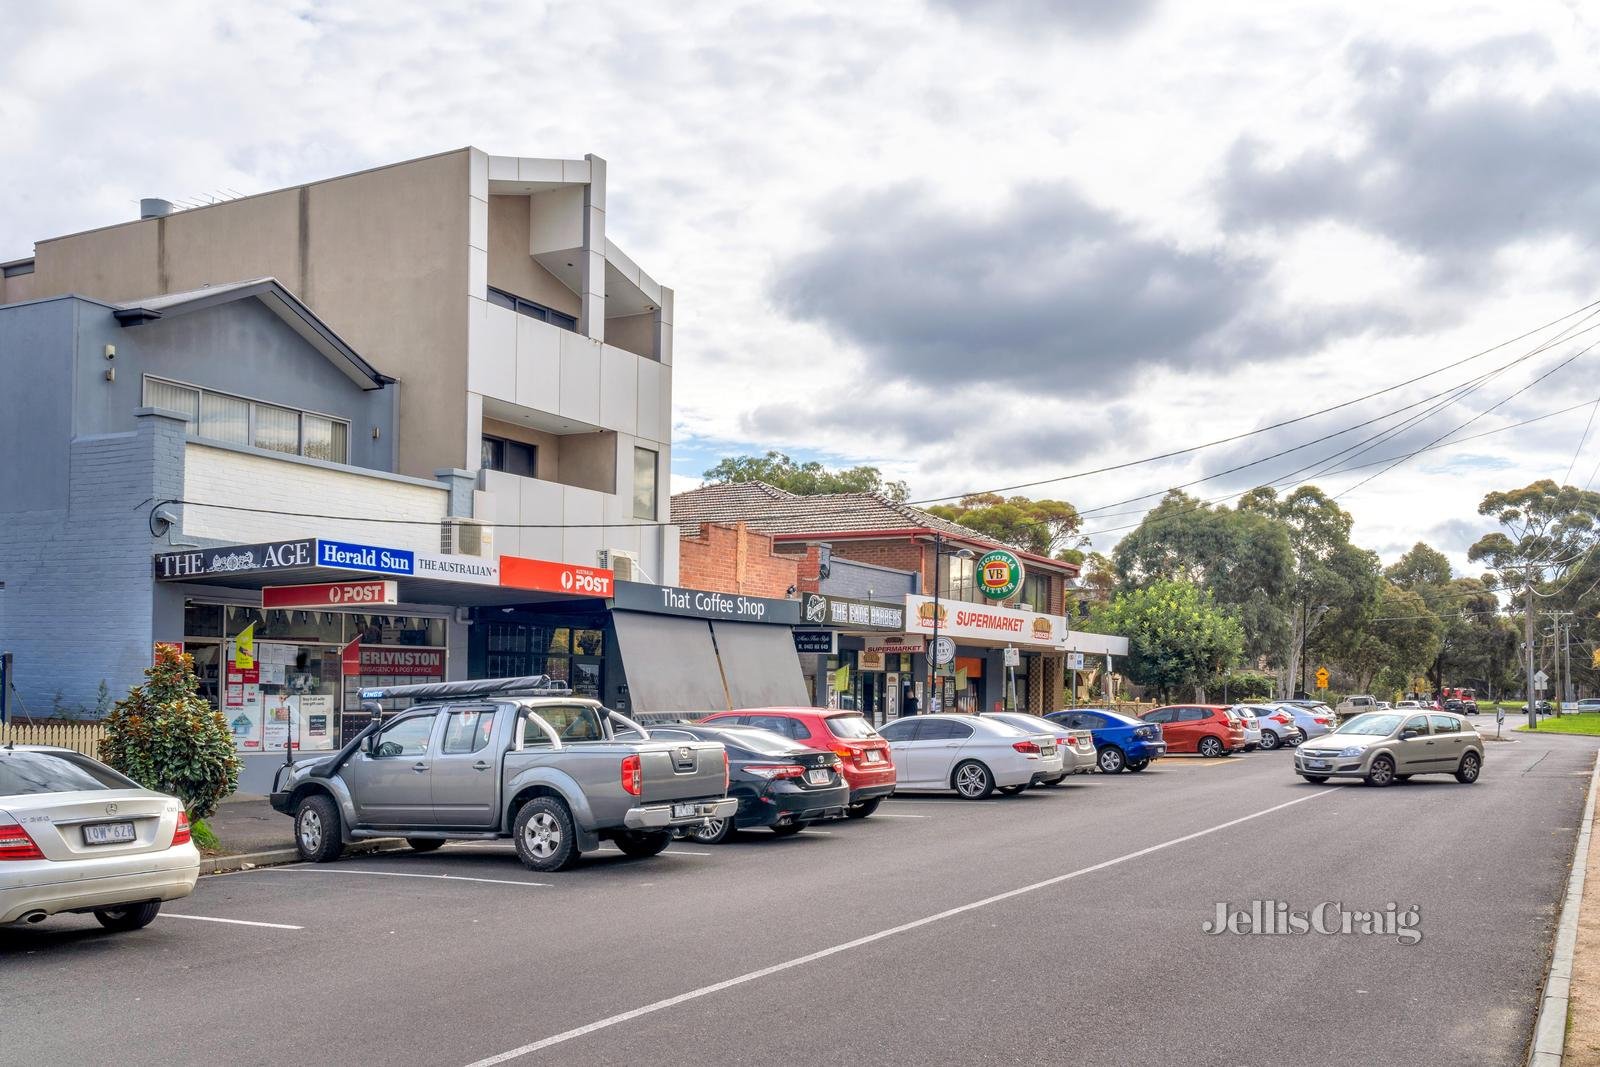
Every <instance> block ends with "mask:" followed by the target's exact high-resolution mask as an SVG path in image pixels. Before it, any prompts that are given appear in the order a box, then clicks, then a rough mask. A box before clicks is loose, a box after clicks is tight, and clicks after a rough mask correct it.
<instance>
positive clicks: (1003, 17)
mask: <svg viewBox="0 0 1600 1067" xmlns="http://www.w3.org/2000/svg"><path fill="white" fill-rule="evenodd" d="M930 6H931V7H933V8H935V9H938V8H943V9H944V10H946V11H950V12H952V13H954V14H956V15H959V16H960V17H962V18H963V19H966V20H969V21H971V22H974V23H977V24H980V25H986V26H993V27H995V28H997V29H1003V30H1007V31H1010V32H1013V33H1022V34H1030V35H1031V34H1037V33H1039V32H1041V31H1044V32H1048V31H1050V30H1054V29H1059V30H1065V31H1069V32H1073V33H1077V34H1081V35H1083V36H1088V37H1112V36H1116V35H1118V34H1122V33H1126V32H1128V31H1129V30H1132V29H1133V28H1135V27H1136V26H1138V25H1139V24H1140V23H1142V22H1144V21H1145V19H1146V18H1148V17H1149V16H1150V14H1151V13H1152V12H1154V11H1155V9H1156V7H1157V6H1158V4H1157V0H930Z"/></svg>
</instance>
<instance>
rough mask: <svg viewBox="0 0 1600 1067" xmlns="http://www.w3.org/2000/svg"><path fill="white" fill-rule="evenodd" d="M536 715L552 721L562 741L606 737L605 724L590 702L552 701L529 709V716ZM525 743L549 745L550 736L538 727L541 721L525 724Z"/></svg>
mask: <svg viewBox="0 0 1600 1067" xmlns="http://www.w3.org/2000/svg"><path fill="white" fill-rule="evenodd" d="M535 715H537V716H539V718H541V719H543V720H544V721H545V722H547V723H549V724H550V728H551V729H553V730H554V731H555V732H556V736H557V737H559V738H561V741H562V743H563V744H566V743H568V742H572V741H604V740H605V739H606V733H605V727H604V726H603V725H601V723H600V716H599V714H598V713H597V712H596V711H595V710H594V708H592V707H589V706H588V705H587V704H552V705H546V706H544V707H538V708H533V709H532V710H530V711H529V712H528V718H529V719H530V720H531V719H532V718H533V716H535ZM522 743H523V744H524V745H548V744H549V743H550V738H549V736H548V735H546V734H545V732H544V731H543V730H541V729H539V724H538V723H536V722H532V721H528V722H525V723H524V724H523V731H522Z"/></svg>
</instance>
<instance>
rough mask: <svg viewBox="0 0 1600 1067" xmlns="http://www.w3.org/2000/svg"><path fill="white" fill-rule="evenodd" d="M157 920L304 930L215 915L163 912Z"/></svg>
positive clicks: (278, 924) (297, 927) (282, 924)
mask: <svg viewBox="0 0 1600 1067" xmlns="http://www.w3.org/2000/svg"><path fill="white" fill-rule="evenodd" d="M156 918H158V919H193V920H194V921H195V922H197V923H229V924H231V925H233V926H264V927H266V928H267V929H268V930H304V929H305V927H304V926H290V925H289V924H288V923H258V922H251V921H250V920H249V919H219V918H217V917H216V916H215V915H180V914H178V913H177V912H175V911H163V912H160V913H158V914H157V915H156Z"/></svg>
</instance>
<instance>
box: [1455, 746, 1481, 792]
mask: <svg viewBox="0 0 1600 1067" xmlns="http://www.w3.org/2000/svg"><path fill="white" fill-rule="evenodd" d="M1481 770H1483V761H1482V760H1481V759H1479V758H1478V754H1477V753H1476V752H1468V753H1467V754H1466V755H1465V756H1462V757H1461V766H1459V767H1457V768H1456V781H1458V782H1460V783H1461V784H1462V785H1471V784H1472V783H1473V782H1476V781H1477V780H1478V772H1479V771H1481Z"/></svg>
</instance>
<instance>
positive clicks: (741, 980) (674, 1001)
mask: <svg viewBox="0 0 1600 1067" xmlns="http://www.w3.org/2000/svg"><path fill="white" fill-rule="evenodd" d="M1338 791H1339V787H1338V786H1326V787H1323V788H1321V789H1318V790H1317V791H1316V792H1314V793H1308V794H1307V795H1305V796H1303V797H1297V798H1296V799H1294V800H1289V801H1285V802H1284V803H1282V804H1277V805H1274V806H1273V807H1270V808H1263V809H1262V810H1260V811H1255V812H1251V813H1250V814H1249V815H1241V816H1240V817H1239V818H1237V819H1230V820H1228V821H1227V822H1223V823H1218V824H1217V825H1215V826H1210V827H1207V828H1206V829H1204V830H1196V831H1195V832H1194V833H1192V834H1184V835H1183V836H1182V837H1174V838H1172V839H1171V840H1169V841H1162V842H1161V843H1160V844H1155V845H1150V846H1149V847H1147V848H1141V849H1137V850H1136V851H1133V852H1127V853H1124V854H1123V855H1121V856H1117V857H1115V858H1113V859H1109V860H1104V861H1102V862H1100V863H1096V864H1092V865H1091V866H1088V867H1080V868H1078V869H1077V870H1075V871H1068V872H1067V873H1066V874H1058V875H1056V876H1054V877H1053V878H1046V879H1044V880H1043V881H1042V882H1034V883H1032V884H1030V885H1025V886H1019V887H1018V888H1016V889H1008V890H1006V891H1005V892H1004V893H996V894H995V895H994V896H990V897H984V898H983V899H982V900H974V901H972V902H971V903H969V904H962V905H960V906H958V907H954V908H949V909H947V910H945V911H941V912H936V913H935V914H933V915H925V916H923V917H922V918H920V919H913V920H911V921H910V922H908V923H901V924H900V925H899V926H891V927H889V928H888V929H887V930H879V931H878V932H877V933H875V934H867V935H865V936H863V937H858V938H856V939H855V940H854V941H846V942H844V943H842V944H838V945H833V946H832V947H830V948H824V949H818V950H817V951H816V952H812V953H808V954H807V955H804V956H796V957H795V958H794V959H792V960H785V961H784V962H782V963H774V964H773V965H772V966H770V967H763V968H761V969H760V970H757V971H747V972H746V973H744V974H741V975H739V976H738V977H736V978H727V979H724V980H723V981H720V982H713V983H712V984H711V985H705V986H701V987H700V988H699V989H691V990H689V991H688V992H687V993H679V994H678V995H677V996H674V997H668V998H666V999H665V1000H658V1001H655V1002H654V1003H651V1004H645V1005H643V1006H642V1007H638V1008H633V1009H631V1010H629V1011H625V1012H620V1013H619V1014H616V1015H609V1016H607V1017H606V1018H604V1019H597V1020H596V1021H594V1022H592V1023H588V1024H587V1025H584V1026H579V1027H574V1028H573V1029H571V1030H564V1031H562V1032H561V1033H559V1034H552V1035H551V1036H549V1037H546V1038H542V1039H541V1040H538V1041H533V1042H530V1043H529V1044H526V1045H522V1046H520V1047H518V1048H514V1049H509V1050H507V1051H505V1052H502V1053H500V1054H499V1055H496V1056H490V1057H488V1058H486V1059H481V1060H474V1061H473V1062H472V1063H470V1064H468V1065H467V1067H495V1065H496V1064H501V1063H506V1062H509V1061H510V1060H515V1059H520V1058H521V1057H523V1056H526V1055H528V1054H529V1053H532V1052H539V1051H541V1050H542V1049H547V1048H550V1047H552V1046H554V1045H561V1044H565V1043H566V1042H568V1041H572V1040H575V1039H577V1038H580V1037H585V1036H587V1035H589V1034H592V1033H596V1032H598V1031H600V1030H606V1029H609V1028H611V1027H613V1026H619V1025H621V1024H622V1023H625V1022H631V1021H632V1020H634V1019H638V1018H641V1017H642V1016H645V1015H653V1014H655V1013H656V1012H659V1011H665V1010H666V1009H668V1008H675V1007H677V1006H678V1005H679V1004H685V1003H687V1002H689V1001H691V1000H698V999H700V998H701V997H708V996H710V995H711V994H713V993H720V992H722V991H723V990H725V989H732V988H733V987H734V986H740V985H744V984H746V983H748V982H754V981H758V980H760V979H762V978H769V977H771V976H772V975H775V974H781V973H782V972H784V971H789V970H793V969H794V968H796V967H803V966H805V965H806V964H808V963H815V962H817V961H818V960H823V959H827V958H828V957H829V956H837V955H838V954H839V953H841V952H848V951H850V950H851V949H854V948H861V947H862V946H864V945H870V944H873V943H874V942H877V941H882V940H883V939H884V938H888V937H894V936H895V935H896V934H903V933H907V932H908V931H911V930H916V929H919V928H921V927H924V926H928V925H931V924H933V923H936V922H942V921H943V920H945V919H951V918H954V917H955V916H957V915H964V914H966V913H967V912H969V911H977V910H978V909H979V908H986V907H989V906H990V905H992V904H999V903H1000V902H1002V901H1006V900H1010V899H1011V898H1013V897H1020V896H1023V895H1025V894H1027V893H1034V892H1037V891H1038V890H1040V889H1047V888H1049V887H1050V886H1053V885H1060V884H1061V883H1062V882H1067V881H1071V880H1072V879H1074V878H1081V877H1083V876H1084V875H1086V874H1094V873H1095V872H1097V871H1103V870H1106V869H1107V868H1109V867H1115V866H1117V865H1118V864H1122V863H1127V862H1128V861H1129V860H1136V859H1139V858H1140V857H1142V856H1148V855H1150V854H1151V853H1153V852H1160V851H1161V850H1163V849H1168V848H1172V847H1173V846H1174V845H1181V844H1184V843H1185V842H1188V841H1193V840H1195V839H1197V838H1201V837H1206V836H1208V835H1210V834H1214V833H1218V832H1219V831H1222V830H1227V829H1229V828H1230V827H1234V826H1238V825H1240V824H1241V823H1247V822H1250V821H1251V820H1252V819H1259V818H1261V817H1262V816H1263V815H1270V814H1272V813H1273V812H1275V811H1282V810H1283V809H1284V808H1292V807H1294V806H1295V805H1296V804H1304V803H1305V802H1306V801H1308V800H1316V799H1317V798H1318V797H1325V796H1327V795H1329V794H1330V793H1336V792H1338Z"/></svg>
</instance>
